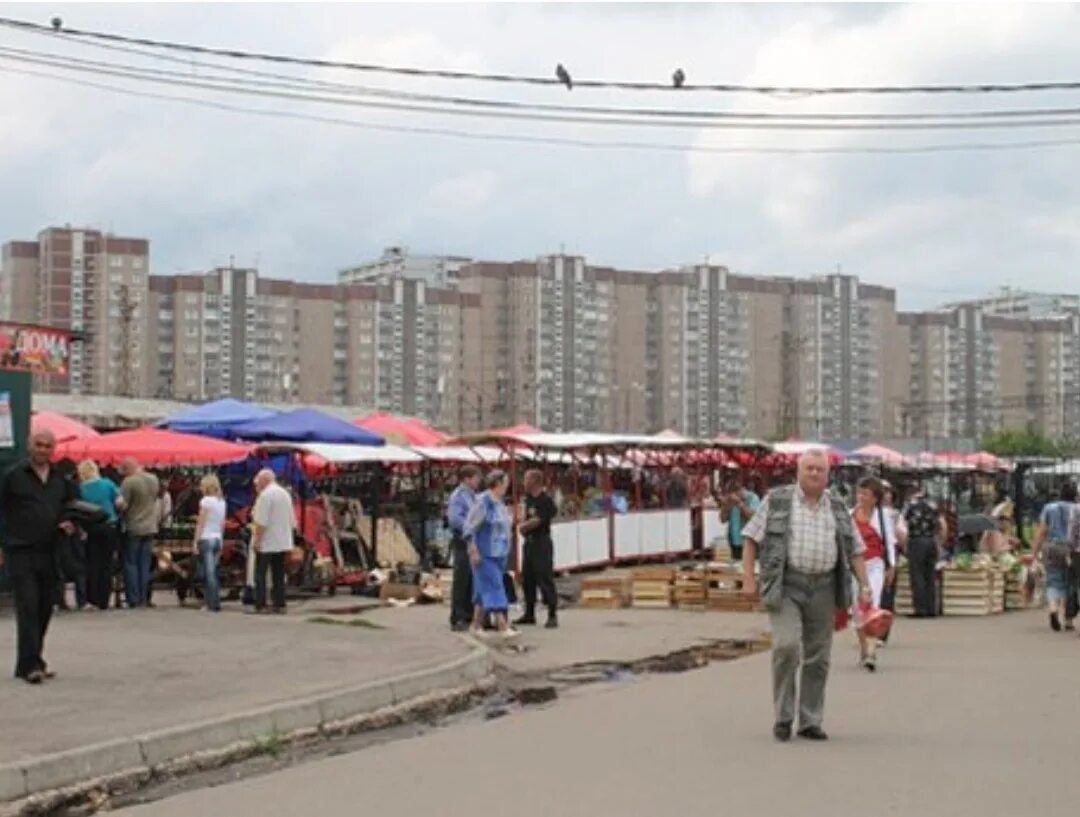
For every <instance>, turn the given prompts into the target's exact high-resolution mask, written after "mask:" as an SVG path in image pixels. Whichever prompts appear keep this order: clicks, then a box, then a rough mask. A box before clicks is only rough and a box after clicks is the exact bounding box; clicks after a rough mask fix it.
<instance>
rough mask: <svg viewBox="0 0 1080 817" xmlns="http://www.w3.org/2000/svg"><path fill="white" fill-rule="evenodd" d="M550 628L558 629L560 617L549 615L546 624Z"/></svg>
mask: <svg viewBox="0 0 1080 817" xmlns="http://www.w3.org/2000/svg"><path fill="white" fill-rule="evenodd" d="M544 627H546V628H547V629H549V630H556V629H558V627H559V619H558V617H557V616H548V620H547V622H546V623H545V624H544Z"/></svg>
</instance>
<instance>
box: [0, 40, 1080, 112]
mask: <svg viewBox="0 0 1080 817" xmlns="http://www.w3.org/2000/svg"><path fill="white" fill-rule="evenodd" d="M80 44H81V45H87V46H90V47H93V48H101V49H105V50H108V51H113V52H118V53H124V54H129V55H132V56H139V57H145V58H148V59H153V60H160V61H164V62H169V63H172V64H177V65H182V66H184V67H187V68H196V67H197V68H204V69H210V70H211V71H216V72H225V73H228V74H236V75H240V76H243V77H253V78H256V79H251V80H248V81H246V82H244V83H242V84H245V85H250V86H251V87H253V88H287V89H300V90H319V91H331V92H338V93H342V94H347V95H355V96H372V97H381V98H387V99H398V100H411V101H417V102H435V103H441V104H446V105H462V106H473V107H488V108H494V109H508V110H530V111H556V112H562V113H581V114H598V115H620V116H643V117H645V116H654V117H681V118H688V119H698V118H700V119H734V120H742V119H747V120H755V119H757V120H780V121H793V122H801V121H806V122H814V121H825V122H828V121H848V120H851V121H861V120H866V121H884V122H888V121H918V120H946V121H947V120H953V119H1015V118H1022V117H1040V116H1070V115H1072V116H1076V115H1080V107H1066V108H1022V109H1007V110H1001V109H981V110H973V111H920V112H902V113H877V112H870V113H860V112H850V111H849V112H828V113H777V112H773V111H717V110H703V109H700V108H698V109H685V108H683V109H679V108H675V109H672V108H639V107H625V106H623V107H619V106H598V105H558V104H550V103H539V102H520V101H516V100H504V99H484V98H476V97H461V96H448V95H445V94H424V93H416V92H411V91H401V90H396V89H387V88H374V87H371V86H365V85H355V84H352V83H344V82H331V81H327V80H316V79H311V78H308V77H301V76H296V75H291V74H282V73H278V72H273V71H258V70H251V69H245V68H238V67H235V66H231V65H221V64H219V63H214V62H206V61H205V60H196V59H190V58H185V57H176V56H173V55H171V54H162V53H159V52H155V51H150V50H146V49H141V48H130V47H126V46H122V45H114V44H110V43H102V42H95V41H86V42H81V43H80ZM3 50H5V51H7V52H8V53H10V54H13V55H20V56H25V57H33V58H50V59H56V60H67V61H71V62H72V63H77V64H80V65H84V66H87V67H90V66H96V67H103V68H124V69H128V70H137V71H142V72H145V73H147V74H152V75H158V76H165V77H171V78H180V79H187V78H190V77H193V76H196V75H194V74H192V73H190V72H187V73H181V72H177V71H162V70H156V69H152V68H144V67H141V66H133V65H125V64H119V63H112V62H102V61H98V60H88V59H83V58H77V57H71V56H68V55H63V54H56V53H50V52H43V51H36V50H32V49H21V48H14V47H4V49H3ZM207 78H208V79H215V80H220V81H233V82H236V83H241V80H232V79H231V78H229V77H222V76H220V74H219V75H218V76H216V77H214V76H209V77H207Z"/></svg>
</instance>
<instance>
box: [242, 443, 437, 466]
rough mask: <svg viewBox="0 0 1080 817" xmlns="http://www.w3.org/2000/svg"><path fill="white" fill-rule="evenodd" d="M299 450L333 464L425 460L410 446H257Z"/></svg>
mask: <svg viewBox="0 0 1080 817" xmlns="http://www.w3.org/2000/svg"><path fill="white" fill-rule="evenodd" d="M262 451H266V452H271V451H298V452H301V453H304V454H311V455H313V456H316V457H318V458H320V459H322V460H323V461H325V462H327V463H330V464H331V465H351V464H360V463H370V462H374V463H403V462H423V459H424V458H423V457H421V456H420V455H419V454H417V453H416V452H415V451H412V450H411V449H408V448H403V447H400V446H396V445H377V446H376V445H352V444H345V443H303V442H298V443H267V444H265V445H260V446H256V452H262Z"/></svg>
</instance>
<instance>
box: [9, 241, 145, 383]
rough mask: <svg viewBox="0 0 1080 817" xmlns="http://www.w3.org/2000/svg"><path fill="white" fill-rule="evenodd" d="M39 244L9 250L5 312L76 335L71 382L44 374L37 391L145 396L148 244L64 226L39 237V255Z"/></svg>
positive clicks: (14, 245)
mask: <svg viewBox="0 0 1080 817" xmlns="http://www.w3.org/2000/svg"><path fill="white" fill-rule="evenodd" d="M34 245H35V242H27V241H12V242H9V243H8V244H7V245H6V246H5V249H4V267H3V278H2V281H0V292H2V293H4V294H3V296H2V303H3V311H4V314H5V315H7V316H10V319H11V320H20V321H25V322H32V323H40V324H44V325H46V326H53V327H57V328H60V329H68V330H71V331H72V332H73V333H75V335H76V337H77V338H79V340H77V341H76V342H75V343H74V344H73V345H72V349H71V360H70V369H71V371H70V376H69V378H68V379H67V380H66V381H63V382H61V381H60V380H59V379H57V378H50V377H39V378H38V380H37V382H36V384H35V388H37V389H38V390H40V391H69V390H70V391H71V392H73V393H76V394H80V393H87V394H94V393H96V394H123V395H131V396H138V395H141V394H143V392H144V391H145V388H146V372H145V370H144V368H143V366H142V365H141V363H142V361H143V360H144V351H145V335H144V325H145V320H146V292H147V276H148V275H149V266H150V243H149V242H148V241H147V240H146V239H143V238H121V237H118V236H114V235H110V234H108V233H102V232H101V231H99V230H93V229H88V228H73V227H70V226H65V227H50V228H48V229H45V230H43V231H42V232H41V233H39V234H38V238H37V242H36V247H37V251H36V255H35V253H34V251H33V249H32V248H33V246H34ZM31 281H32V282H33V284H31ZM31 292H33V296H32V297H31Z"/></svg>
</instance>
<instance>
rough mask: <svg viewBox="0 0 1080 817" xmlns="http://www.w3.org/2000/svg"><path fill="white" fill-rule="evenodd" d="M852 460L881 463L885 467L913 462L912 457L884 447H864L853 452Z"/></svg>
mask: <svg viewBox="0 0 1080 817" xmlns="http://www.w3.org/2000/svg"><path fill="white" fill-rule="evenodd" d="M851 458H852V459H853V460H862V461H864V462H880V463H883V464H885V465H893V466H903V465H911V464H912V460H911V458H910V457H905V456H904V455H903V454H901V453H900V452H899V451H894V450H893V449H891V448H887V447H885V446H884V445H873V444H871V445H864V446H863V447H862V448H859V449H856V450H855V451H852V452H851Z"/></svg>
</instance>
